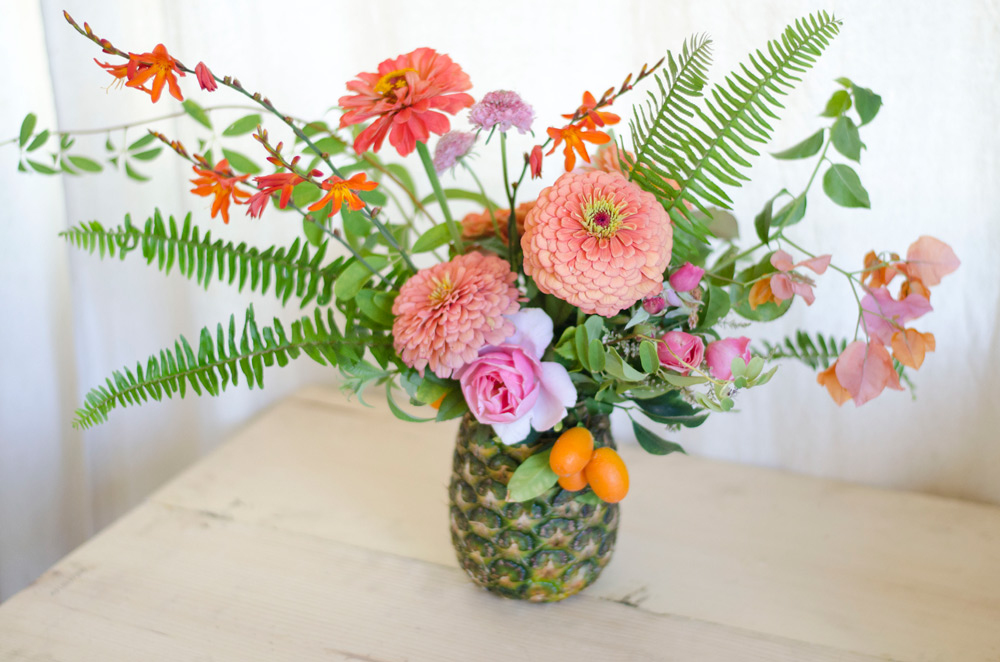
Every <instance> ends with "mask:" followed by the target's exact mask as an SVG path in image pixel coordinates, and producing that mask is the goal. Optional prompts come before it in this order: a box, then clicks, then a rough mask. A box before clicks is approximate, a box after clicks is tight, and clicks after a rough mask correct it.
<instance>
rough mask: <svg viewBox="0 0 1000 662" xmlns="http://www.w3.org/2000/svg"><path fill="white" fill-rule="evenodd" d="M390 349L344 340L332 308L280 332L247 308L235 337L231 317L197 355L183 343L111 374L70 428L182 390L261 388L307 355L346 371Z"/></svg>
mask: <svg viewBox="0 0 1000 662" xmlns="http://www.w3.org/2000/svg"><path fill="white" fill-rule="evenodd" d="M382 344H388V345H391V344H392V339H391V337H389V336H374V335H364V336H362V335H358V336H356V337H348V338H345V337H344V335H343V334H342V333H341V332H340V331H339V330H338V329H337V325H336V323H335V321H334V317H333V309H332V308H328V309H326V317H325V319H324V316H323V313H322V311H321V310H320V309H317V310H316V314H315V317H314V318H310V317H302V318H300V319H299V320H297V321H295V322H293V323H292V325H291V333H290V334H288V333H286V332H285V328H284V327H283V326H282V324H281V322H280V321H279V320H278V319H275V320H274V324H273V325H272V326H270V327H268V326H265V327H258V326H257V322H256V320H255V319H254V312H253V306H250V308H248V309H247V312H246V319H245V321H244V323H243V331H242V332H241V333H239V334H237V332H236V317H235V315H232V316H230V318H229V329H228V332H227V331H226V330H225V329H223V326H222V324H221V323H220V324H219V325H218V327H217V328H216V332H215V335H214V336H213V334H212V332H211V331H209V329H208V328H207V327H206V328H203V329H202V330H201V335H200V339H199V342H198V348H197V352H196V351H195V348H193V347H192V346H191V344H190V343H189V342H188V341H187V339H185V338H184V336H180V338H179V339H178V340H177V341H176V342H175V343H174V347H173V349H169V348H168V349H164V350H161V351H160V353H159V354H154V355H152V356H150V357H149V360H148V361H147V362H146V367H145V368H143V366H142V364H141V363H136V366H135V370H134V371H133V370H130V369H128V368H123V369H122V370H116V371H115V372H113V373H112V375H111V377H109V378H108V379H107V380H106V381H105V384H104V385H103V386H98V387H97V388H94V389H92V390H91V391H90V392H89V393H88V394H87V396H86V397H85V398H84V400H85V405H84V406H83V407H81V408H80V409H77V411H76V420H75V421H74V422H73V427H76V428H84V429H86V428H89V427H91V426H93V425H96V424H98V423H103V422H105V421H106V420H107V418H108V412H110V411H111V410H112V409H114V408H115V407H119V406H120V407H126V406H128V405H138V404H141V403H143V402H146V401H148V400H149V399H153V400H156V401H159V400H162V399H163V396H166V397H168V398H173V397H174V395H175V394H177V395H179V396H180V397H182V398H183V397H184V395H185V394H186V393H187V390H188V389H189V388H190V389H191V390H192V391H194V392H195V393H197V394H198V395H201V394H202V392H205V393H207V394H208V395H213V396H214V395H219V394H220V393H222V392H223V391H225V390H226V388H227V387H228V386H229V385H230V384H232V385H233V386H236V385H237V384H238V383H239V378H240V373H241V372H242V373H243V375H244V376H245V377H246V382H247V385H248V386H249V387H250V389H253V388H254V387H257V388H263V386H264V368H265V367H269V366H272V365H274V364H275V363H277V364H278V365H279V366H285V365H287V364H288V362H289V360H291V359H295V358H298V357H299V356H300V355H302V354H306V355H307V356H309V357H310V358H312V359H313V360H314V361H316V362H318V363H320V364H322V365H326V364H330V365H341V366H345V365H346V366H351V365H354V364H356V363H363V361H362V360H361V358H362V356H363V354H364V352H365V349H366V348H369V349H370V348H371V347H373V346H376V345H382Z"/></svg>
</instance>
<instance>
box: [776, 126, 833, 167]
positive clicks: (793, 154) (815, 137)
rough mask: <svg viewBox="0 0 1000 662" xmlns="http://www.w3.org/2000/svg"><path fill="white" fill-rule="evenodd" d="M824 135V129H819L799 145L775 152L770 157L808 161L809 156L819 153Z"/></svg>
mask: <svg viewBox="0 0 1000 662" xmlns="http://www.w3.org/2000/svg"><path fill="white" fill-rule="evenodd" d="M825 134H826V129H820V130H819V131H817V132H816V133H814V134H812V135H811V136H809V137H808V138H806V139H805V140H803V141H802V142H800V143H799V144H797V145H792V146H791V147H789V148H788V149H786V150H784V151H781V152H775V153H774V154H771V156H773V157H774V158H776V159H782V160H792V159H808V158H809V157H810V156H815V155H816V154H818V153H819V150H820V149H821V148H822V147H823V139H824V137H825Z"/></svg>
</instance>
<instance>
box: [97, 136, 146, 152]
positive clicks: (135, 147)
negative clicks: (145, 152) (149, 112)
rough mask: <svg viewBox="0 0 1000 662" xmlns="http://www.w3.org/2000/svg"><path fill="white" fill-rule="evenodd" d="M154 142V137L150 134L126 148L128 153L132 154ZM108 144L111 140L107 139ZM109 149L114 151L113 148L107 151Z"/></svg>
mask: <svg viewBox="0 0 1000 662" xmlns="http://www.w3.org/2000/svg"><path fill="white" fill-rule="evenodd" d="M154 140H156V136H154V135H153V134H152V133H147V134H146V135H144V136H143V137H142V138H139V139H138V140H136V141H135V142H134V143H132V144H131V145H129V146H128V151H130V152H134V151H136V150H139V149H142V148H143V147H145V146H146V145H148V144H149V143H151V142H153V141H154ZM110 143H111V140H110V139H108V144H110ZM111 149H114V148H113V147H109V148H108V150H109V151H110V150H111Z"/></svg>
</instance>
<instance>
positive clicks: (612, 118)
mask: <svg viewBox="0 0 1000 662" xmlns="http://www.w3.org/2000/svg"><path fill="white" fill-rule="evenodd" d="M596 106H597V99H595V98H594V95H593V94H591V93H590V92H584V93H583V103H582V104H580V107H579V108H577V109H576V112H574V113H573V114H571V115H563V117H565V118H566V119H568V120H571V119H574V118H577V119H581V120H583V121H582V122H581V123H580V124H581V125H582V126H585V127H587V128H588V129H596V128H597V127H599V126H610V125H612V124H618V122H620V121H621V119H622V118H620V117H618V116H617V115H615V114H614V113H608V112H603V111H600V110H596Z"/></svg>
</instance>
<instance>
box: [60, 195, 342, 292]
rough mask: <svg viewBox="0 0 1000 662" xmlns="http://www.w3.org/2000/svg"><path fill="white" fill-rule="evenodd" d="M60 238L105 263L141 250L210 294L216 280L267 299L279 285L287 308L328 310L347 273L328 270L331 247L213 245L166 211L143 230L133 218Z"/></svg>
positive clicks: (333, 266) (87, 226)
mask: <svg viewBox="0 0 1000 662" xmlns="http://www.w3.org/2000/svg"><path fill="white" fill-rule="evenodd" d="M60 236H61V237H63V238H65V239H66V240H67V241H69V242H70V243H72V244H73V245H74V246H76V247H77V248H81V249H83V250H86V251H89V252H90V253H94V252H95V251H96V252H97V253H98V254H99V255H100V257H102V258H103V257H104V256H105V255H108V256H110V257H115V255H117V256H118V257H119V258H120V259H122V260H124V259H125V257H126V256H127V255H128V254H129V253H131V252H133V251H135V250H136V249H140V252H141V254H142V256H143V257H144V258H145V260H146V263H147V264H153V263H154V262H155V263H156V267H157V268H158V269H159V270H160V271H162V272H164V273H167V274H169V273H170V271H171V269H173V267H174V265H176V266H177V269H178V270H179V271H180V272H181V273H182V274H184V276H186V277H187V278H189V279H194V280H195V282H197V283H198V284H199V285H202V286H203V287H205V288H207V287H208V285H209V283H210V282H211V281H212V279H213V278H217V279H218V280H220V281H226V282H228V283H229V284H230V285H232V284H233V283H234V282H236V283H238V288H239V289H240V291H242V290H243V288H244V287H245V286H246V285H247V284H249V286H250V290H251V291H254V292H260V293H262V294H266V293H267V291H268V288H270V287H271V284H272V283H273V284H274V294H275V296H277V297H278V298H279V299H280V300H281V302H282V303H286V302H287V301H288V300H289V299H290V298H291V297H292V295H295V296H296V297H298V298H300V299H301V300H302V301H301V306H302V307H305V306H306V304H308V303H309V302H310V301H312V300H313V299H314V298H315V299H316V301H317V303H320V304H325V303H328V302H329V301H330V300H331V297H332V293H333V284H334V282H335V279H336V277H337V275H338V274H339V273H340V271H341V269H342V268H343V264H344V259H343V258H338V259H337V260H335V261H334V262H332V263H330V264H328V265H326V266H323V257H324V255H325V253H326V246H327V245H326V242H324V243H322V244H321V245H320V246H319V248H318V249H316V252H315V253H314V254H310V251H309V246H308V244H306V243H303V242H302V241H301V240H299V239H296V240H295V241H294V242H292V245H291V246H289V247H288V248H284V247H282V248H275V247H273V246H272V247H270V248H268V249H266V250H264V251H261V250H259V249H257V248H253V247H248V246H247V245H246V244H245V243H242V242H241V243H240V244H239V245H236V244H233V242H231V241H230V242H223V241H222V240H221V239H216V240H213V239H212V233H211V231H208V232H205V234H204V236H202V234H201V231H200V229H199V228H198V227H197V226H196V225H193V224H192V223H191V215H190V214H188V215H187V216H186V217H185V218H184V223H183V225H182V226H181V227H178V225H177V222H176V221H175V220H174V217H173V216H171V217H170V218H169V220H166V221H165V220H164V219H163V217H162V216H161V215H160V211H159V210H156V212H155V213H154V215H153V216H152V217H151V218H149V219H147V221H146V224H145V226H144V227H143V228H142V229H140V228H138V227H136V226H135V225H133V224H132V219H131V217H130V216H126V217H125V224H124V225H119V226H118V227H116V228H113V229H112V228H104V227H102V226H101V224H100V223H98V222H97V221H91V222H89V223H82V224H80V225H78V226H76V227H73V228H70V229H69V230H67V231H65V232H62V233H60Z"/></svg>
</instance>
